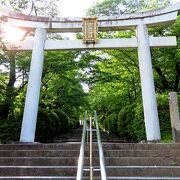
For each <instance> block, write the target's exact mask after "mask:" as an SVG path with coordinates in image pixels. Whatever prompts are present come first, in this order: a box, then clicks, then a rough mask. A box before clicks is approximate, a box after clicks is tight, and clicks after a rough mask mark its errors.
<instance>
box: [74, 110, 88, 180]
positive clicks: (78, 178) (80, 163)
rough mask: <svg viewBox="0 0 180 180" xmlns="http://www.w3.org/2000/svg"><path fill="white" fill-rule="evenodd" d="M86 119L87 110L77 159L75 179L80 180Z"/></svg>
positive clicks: (82, 166)
mask: <svg viewBox="0 0 180 180" xmlns="http://www.w3.org/2000/svg"><path fill="white" fill-rule="evenodd" d="M86 121H87V112H85V117H84V125H83V133H82V139H81V147H80V153H79V159H78V168H77V176H76V180H82V177H83V168H84V149H85V139H86V128H87V125H86Z"/></svg>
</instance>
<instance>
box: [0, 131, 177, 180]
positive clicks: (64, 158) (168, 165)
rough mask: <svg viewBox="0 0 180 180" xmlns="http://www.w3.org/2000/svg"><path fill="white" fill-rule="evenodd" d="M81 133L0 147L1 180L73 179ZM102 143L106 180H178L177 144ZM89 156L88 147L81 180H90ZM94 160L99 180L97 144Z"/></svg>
mask: <svg viewBox="0 0 180 180" xmlns="http://www.w3.org/2000/svg"><path fill="white" fill-rule="evenodd" d="M81 133H82V130H81V128H80V129H77V130H74V131H71V132H70V133H68V134H67V135H66V141H65V135H64V136H63V137H59V138H56V139H55V140H54V141H55V143H52V142H51V143H47V144H40V143H35V144H5V145H0V179H6V180H7V179H34V180H35V179H52V180H53V179H64V180H66V179H67V180H74V179H76V171H77V161H78V156H79V149H80V140H81ZM94 133H95V132H94ZM93 136H94V135H93ZM107 137H109V138H107ZM63 138H64V140H63ZM106 138H107V141H106ZM111 138H112V139H114V140H116V141H113V142H110V139H111ZM73 139H74V140H73ZM102 139H103V141H104V142H103V148H104V155H105V161H106V169H107V175H108V179H109V180H113V179H131V180H136V179H149V180H150V179H166V180H169V179H180V144H161V143H158V144H147V143H144V144H143V143H142V144H141V143H136V144H135V143H122V142H121V141H120V140H119V142H118V139H116V137H115V136H112V137H111V136H109V135H107V134H104V135H103V133H102ZM70 140H71V141H70ZM78 141H79V142H78ZM88 156H89V152H88V145H87V146H86V151H85V161H84V165H85V167H84V168H85V171H84V178H83V179H89V170H88V169H89V158H88ZM93 156H94V158H93V166H94V169H95V171H94V176H95V178H94V179H95V180H96V179H97V180H100V179H101V177H100V171H99V159H98V152H97V143H93Z"/></svg>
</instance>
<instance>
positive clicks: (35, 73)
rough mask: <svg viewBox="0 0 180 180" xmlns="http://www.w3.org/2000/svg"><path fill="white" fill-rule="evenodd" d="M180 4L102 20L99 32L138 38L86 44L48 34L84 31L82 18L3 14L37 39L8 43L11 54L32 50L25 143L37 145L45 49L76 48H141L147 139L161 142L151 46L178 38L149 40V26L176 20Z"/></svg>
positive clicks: (23, 133)
mask: <svg viewBox="0 0 180 180" xmlns="http://www.w3.org/2000/svg"><path fill="white" fill-rule="evenodd" d="M179 10H180V3H176V4H174V5H170V6H169V7H167V8H165V9H160V10H155V11H148V12H142V13H136V14H126V15H119V16H112V17H111V16H110V17H99V18H98V29H99V31H114V30H122V29H123V30H128V29H135V28H136V31H137V36H136V37H135V38H123V39H100V40H99V41H98V42H97V43H95V44H83V42H82V41H81V40H46V36H47V33H49V32H51V33H55V32H82V18H49V17H36V16H28V15H23V14H18V13H14V12H8V11H5V10H1V11H0V17H4V18H5V19H6V20H7V21H8V23H10V24H11V26H14V27H18V28H22V29H27V30H28V31H35V37H34V40H25V41H22V42H19V43H15V44H13V43H10V42H9V43H6V48H7V50H8V51H11V50H17V51H29V50H30V51H31V50H32V60H31V66H30V73H29V81H28V87H27V94H26V100H25V108H24V115H23V122H22V129H21V136H20V141H21V142H34V138H35V129H36V121H37V112H38V104H39V94H40V86H41V77H42V70H43V62H44V50H71V49H73V50H75V49H120V48H123V49H124V48H137V49H138V58H139V69H140V76H141V87H142V98H143V109H144V117H145V127H146V137H147V140H148V141H152V140H160V139H161V135H160V127H159V119H158V112H157V103H156V95H155V87H154V79H153V71H152V62H151V53H150V47H172V46H176V45H177V43H176V37H173V36H171V37H149V36H148V27H153V26H158V25H166V24H170V23H173V22H174V21H175V20H176V17H177V15H178V11H179Z"/></svg>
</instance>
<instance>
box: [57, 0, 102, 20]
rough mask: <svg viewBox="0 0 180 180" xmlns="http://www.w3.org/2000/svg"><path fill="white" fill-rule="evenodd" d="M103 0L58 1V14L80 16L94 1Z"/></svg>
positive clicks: (100, 0) (99, 0)
mask: <svg viewBox="0 0 180 180" xmlns="http://www.w3.org/2000/svg"><path fill="white" fill-rule="evenodd" d="M102 1H103V0H62V2H61V3H60V8H59V9H60V14H61V16H64V17H82V16H84V15H85V10H86V9H88V8H89V7H90V6H91V5H93V4H95V3H96V2H102Z"/></svg>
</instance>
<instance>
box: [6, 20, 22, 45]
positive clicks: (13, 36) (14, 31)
mask: <svg viewBox="0 0 180 180" xmlns="http://www.w3.org/2000/svg"><path fill="white" fill-rule="evenodd" d="M3 32H4V33H3V41H4V42H18V41H20V40H21V39H22V37H23V35H24V34H25V31H23V30H21V29H18V28H15V27H11V26H10V25H9V24H7V23H6V24H4V25H3Z"/></svg>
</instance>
